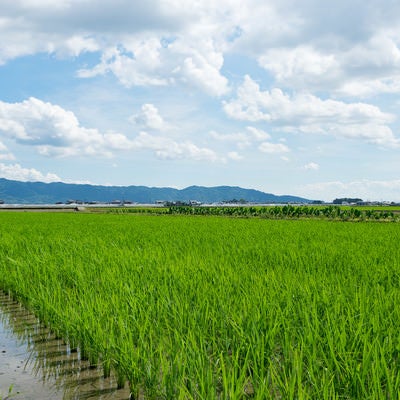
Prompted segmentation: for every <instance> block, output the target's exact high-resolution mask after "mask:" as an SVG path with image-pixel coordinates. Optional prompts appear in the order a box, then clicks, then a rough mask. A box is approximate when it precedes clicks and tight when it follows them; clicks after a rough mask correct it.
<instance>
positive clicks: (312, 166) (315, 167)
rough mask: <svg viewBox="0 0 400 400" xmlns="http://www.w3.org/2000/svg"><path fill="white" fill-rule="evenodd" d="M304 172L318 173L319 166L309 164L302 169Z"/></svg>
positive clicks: (312, 163)
mask: <svg viewBox="0 0 400 400" xmlns="http://www.w3.org/2000/svg"><path fill="white" fill-rule="evenodd" d="M303 168H304V169H305V170H312V171H318V170H319V165H318V164H317V163H315V162H310V163H308V164H306V165H305V166H304V167H303Z"/></svg>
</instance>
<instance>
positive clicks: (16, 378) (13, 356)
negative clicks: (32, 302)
mask: <svg viewBox="0 0 400 400" xmlns="http://www.w3.org/2000/svg"><path fill="white" fill-rule="evenodd" d="M0 339H1V342H0V343H1V348H0V352H1V353H0V356H1V358H0V360H1V366H2V367H1V368H2V369H1V370H0V390H2V392H0V396H1V395H5V394H6V392H7V391H8V386H9V385H11V384H14V391H15V390H16V391H18V392H20V393H18V394H17V395H16V399H18V400H22V399H24V400H25V399H26V400H28V399H32V400H34V399H41V400H44V399H52V400H56V399H64V400H75V399H100V400H111V399H113V400H126V399H128V398H129V390H128V388H125V389H121V390H117V382H116V379H115V378H114V377H113V376H111V377H110V378H106V379H104V378H103V369H102V367H101V366H96V367H93V366H91V365H90V364H89V361H85V360H81V359H80V355H79V352H78V351H76V350H74V349H71V348H70V347H69V346H68V344H66V343H65V342H64V341H63V340H62V339H60V338H57V337H56V336H55V335H54V334H53V333H52V332H51V331H50V330H49V329H48V328H46V327H44V326H43V325H42V324H40V323H39V321H38V320H37V318H36V317H35V316H34V315H33V314H31V313H30V312H28V311H27V310H26V309H25V308H24V307H22V306H21V305H20V304H19V303H17V302H16V301H14V300H13V299H12V298H10V297H9V296H8V295H7V294H6V293H4V292H2V291H0ZM16 363H17V364H18V365H17V367H15V365H16ZM21 364H23V365H22V367H23V368H22V369H23V372H21V373H19V371H17V369H18V368H21ZM3 367H4V370H3ZM6 367H7V368H6ZM14 369H15V370H14ZM4 385H7V387H4Z"/></svg>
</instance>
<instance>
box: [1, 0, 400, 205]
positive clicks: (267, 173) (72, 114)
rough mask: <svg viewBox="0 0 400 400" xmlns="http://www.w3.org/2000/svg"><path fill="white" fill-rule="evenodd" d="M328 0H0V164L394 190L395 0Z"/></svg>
mask: <svg viewBox="0 0 400 400" xmlns="http://www.w3.org/2000/svg"><path fill="white" fill-rule="evenodd" d="M325 3H326V2H321V1H317V0H304V1H302V2H298V1H294V0H279V1H278V0H269V1H261V0H247V1H239V0H220V1H218V2H215V1H211V0H200V1H183V0H163V1H161V0H148V1H146V2H139V1H135V0H112V1H111V0H58V1H57V2H55V1H53V0H12V1H11V0H2V1H1V3H0V177H4V178H8V179H16V180H24V181H43V182H52V181H63V182H82V183H93V184H104V185H146V186H159V187H161V186H171V187H176V188H184V187H186V186H190V185H203V186H217V185H233V186H241V187H246V188H255V189H259V190H262V191H265V192H268V193H274V194H292V195H300V196H304V197H307V198H311V199H322V200H327V201H329V200H332V199H334V198H335V197H344V196H346V197H347V196H351V197H353V196H357V197H361V198H363V199H364V200H389V201H400V172H399V171H400V157H399V156H400V133H399V115H398V114H399V113H398V110H399V106H400V97H399V93H400V3H398V2H394V1H390V0H380V1H378V0H364V1H358V0H352V1H348V0H347V1H342V0H338V1H336V2H334V3H329V4H327V3H326V5H325ZM300 4H301V6H300Z"/></svg>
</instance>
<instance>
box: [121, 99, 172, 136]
mask: <svg viewBox="0 0 400 400" xmlns="http://www.w3.org/2000/svg"><path fill="white" fill-rule="evenodd" d="M129 120H130V121H131V122H133V123H134V124H137V125H140V126H141V127H143V128H144V129H151V130H156V131H162V130H165V129H167V128H168V124H167V123H166V122H165V121H164V119H163V117H162V116H161V115H160V113H159V111H158V108H157V107H156V106H154V105H153V104H149V103H147V104H143V105H142V107H141V109H140V112H139V113H138V114H135V115H133V116H131V117H130V118H129Z"/></svg>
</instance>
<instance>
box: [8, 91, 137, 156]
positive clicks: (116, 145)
mask: <svg viewBox="0 0 400 400" xmlns="http://www.w3.org/2000/svg"><path fill="white" fill-rule="evenodd" d="M0 132H3V134H5V135H6V136H7V137H9V138H12V139H14V140H16V141H17V142H20V143H22V144H26V145H31V146H34V147H36V148H37V150H38V151H39V153H40V154H42V155H47V156H56V157H69V156H77V155H94V156H108V157H109V156H111V155H112V151H113V150H121V149H126V148H129V147H130V142H129V140H128V139H127V138H126V137H125V136H124V135H121V134H118V133H113V132H107V133H106V134H102V133H100V132H99V131H98V130H97V129H93V128H85V127H83V126H81V124H80V123H79V121H78V119H77V117H76V116H75V114H74V113H73V112H71V111H67V110H64V109H63V108H62V107H60V106H58V105H53V104H51V103H45V102H43V101H41V100H39V99H36V98H34V97H31V98H29V99H28V100H25V101H23V102H21V103H5V102H2V101H0Z"/></svg>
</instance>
